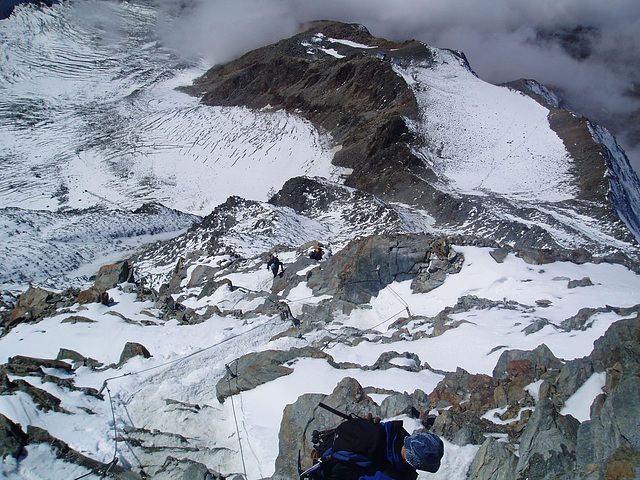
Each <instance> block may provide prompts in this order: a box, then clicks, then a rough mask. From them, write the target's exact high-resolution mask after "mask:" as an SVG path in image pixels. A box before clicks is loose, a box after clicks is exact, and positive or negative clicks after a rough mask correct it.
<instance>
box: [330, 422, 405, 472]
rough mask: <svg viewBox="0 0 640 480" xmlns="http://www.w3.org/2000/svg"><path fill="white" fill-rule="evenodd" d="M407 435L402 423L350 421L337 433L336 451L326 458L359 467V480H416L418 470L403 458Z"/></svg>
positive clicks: (341, 426)
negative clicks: (402, 453) (403, 447)
mask: <svg viewBox="0 0 640 480" xmlns="http://www.w3.org/2000/svg"><path fill="white" fill-rule="evenodd" d="M408 435H409V433H408V432H407V431H406V430H405V429H404V428H403V426H402V421H401V420H395V421H391V422H382V423H374V422H372V421H370V420H365V419H361V418H358V419H351V420H348V421H347V422H344V423H342V424H341V425H340V426H339V427H338V428H337V429H336V437H335V440H334V444H333V447H332V448H331V449H329V450H327V451H326V452H325V453H324V454H323V457H325V458H327V457H328V456H329V455H331V456H332V457H333V458H334V459H338V460H342V461H345V462H349V463H355V464H356V465H358V467H360V468H359V470H358V472H359V473H358V474H359V477H358V478H359V480H415V479H416V478H417V473H416V471H415V469H414V468H413V467H411V466H410V465H409V464H408V463H407V462H406V461H404V460H403V459H402V455H401V450H402V446H403V445H404V439H405V438H406V437H407V436H408Z"/></svg>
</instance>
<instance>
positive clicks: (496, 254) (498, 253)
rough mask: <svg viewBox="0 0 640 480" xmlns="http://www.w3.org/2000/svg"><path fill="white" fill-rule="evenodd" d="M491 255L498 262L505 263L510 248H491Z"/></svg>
mask: <svg viewBox="0 0 640 480" xmlns="http://www.w3.org/2000/svg"><path fill="white" fill-rule="evenodd" d="M489 255H491V256H492V257H493V259H494V260H495V261H496V262H498V263H503V262H504V261H505V259H506V258H507V255H509V250H508V249H506V248H496V249H494V250H491V252H490V253H489Z"/></svg>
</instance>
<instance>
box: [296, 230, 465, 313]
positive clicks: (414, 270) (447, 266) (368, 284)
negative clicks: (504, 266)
mask: <svg viewBox="0 0 640 480" xmlns="http://www.w3.org/2000/svg"><path fill="white" fill-rule="evenodd" d="M475 240H477V239H475ZM469 241H473V239H471V238H470V237H468V238H461V237H439V238H434V237H431V236H428V235H373V236H369V237H365V238H363V239H360V240H355V241H353V242H351V243H350V244H349V245H347V247H346V248H344V249H343V250H341V251H340V252H338V253H337V254H335V255H334V256H333V257H331V259H330V261H329V262H328V264H327V265H326V267H325V268H324V269H323V270H322V271H319V272H316V273H314V274H313V275H312V276H311V278H310V279H309V281H308V282H307V285H308V286H309V287H310V288H311V289H312V290H313V292H314V295H323V294H331V295H333V296H334V298H335V299H337V300H341V301H345V302H349V303H352V304H362V303H367V302H368V301H369V300H370V299H371V297H372V296H374V295H377V293H378V292H379V291H380V290H381V289H383V288H384V287H386V286H387V285H389V284H390V283H392V282H394V281H399V282H400V281H404V280H412V281H413V282H412V288H413V289H414V290H415V291H418V292H426V291H429V290H432V289H433V288H436V287H437V286H439V285H441V284H442V283H443V282H444V279H445V277H446V275H448V274H451V273H456V272H458V271H459V270H460V268H461V265H462V261H463V258H462V255H461V254H459V253H457V252H456V251H455V249H454V248H452V246H451V245H452V244H454V243H456V242H465V243H466V242H469Z"/></svg>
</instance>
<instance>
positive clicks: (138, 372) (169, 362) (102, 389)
mask: <svg viewBox="0 0 640 480" xmlns="http://www.w3.org/2000/svg"><path fill="white" fill-rule="evenodd" d="M274 318H276V317H273V318H271V319H269V320H267V321H266V322H263V323H260V324H258V325H256V326H254V327H251V328H250V329H249V330H245V331H244V332H240V333H237V334H235V335H230V336H228V337H226V338H224V339H222V340H221V341H219V342H217V343H214V344H213V345H209V346H208V347H204V348H201V349H200V350H196V351H195V352H191V353H189V354H188V355H185V356H184V357H180V358H176V359H175V360H170V361H168V362H165V363H161V364H160V365H154V366H153V367H148V368H144V369H142V370H138V371H135V372H127V373H123V374H122V375H116V376H114V377H109V378H107V379H106V380H105V381H104V382H103V384H102V388H101V389H100V391H99V392H98V393H99V394H100V393H102V392H103V391H104V389H105V388H107V387H106V385H107V382H110V381H111V380H116V379H118V378H123V377H128V376H131V375H139V374H141V373H146V372H149V371H151V370H156V369H158V368H162V367H166V366H169V365H173V364H175V363H179V362H182V361H183V360H186V359H188V358H191V357H195V356H196V355H199V354H201V353H203V352H206V351H207V350H211V349H212V348H215V347H218V346H220V345H222V344H223V343H226V342H229V341H231V340H234V339H236V338H238V337H241V336H242V335H245V334H247V333H251V332H253V331H254V330H257V329H258V328H260V327H263V326H265V325H266V324H268V323H270V321H271V320H273V319H274Z"/></svg>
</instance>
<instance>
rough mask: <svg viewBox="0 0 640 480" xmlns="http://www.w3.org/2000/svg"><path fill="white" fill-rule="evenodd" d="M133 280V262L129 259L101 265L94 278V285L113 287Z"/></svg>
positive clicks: (106, 287)
mask: <svg viewBox="0 0 640 480" xmlns="http://www.w3.org/2000/svg"><path fill="white" fill-rule="evenodd" d="M133 282H134V278H133V264H132V263H131V262H129V261H124V262H120V263H114V264H112V265H103V266H102V267H100V270H98V274H97V275H96V278H95V280H94V284H95V286H96V287H104V288H105V289H106V290H109V289H111V288H115V287H116V286H117V285H119V284H121V283H133Z"/></svg>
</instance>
